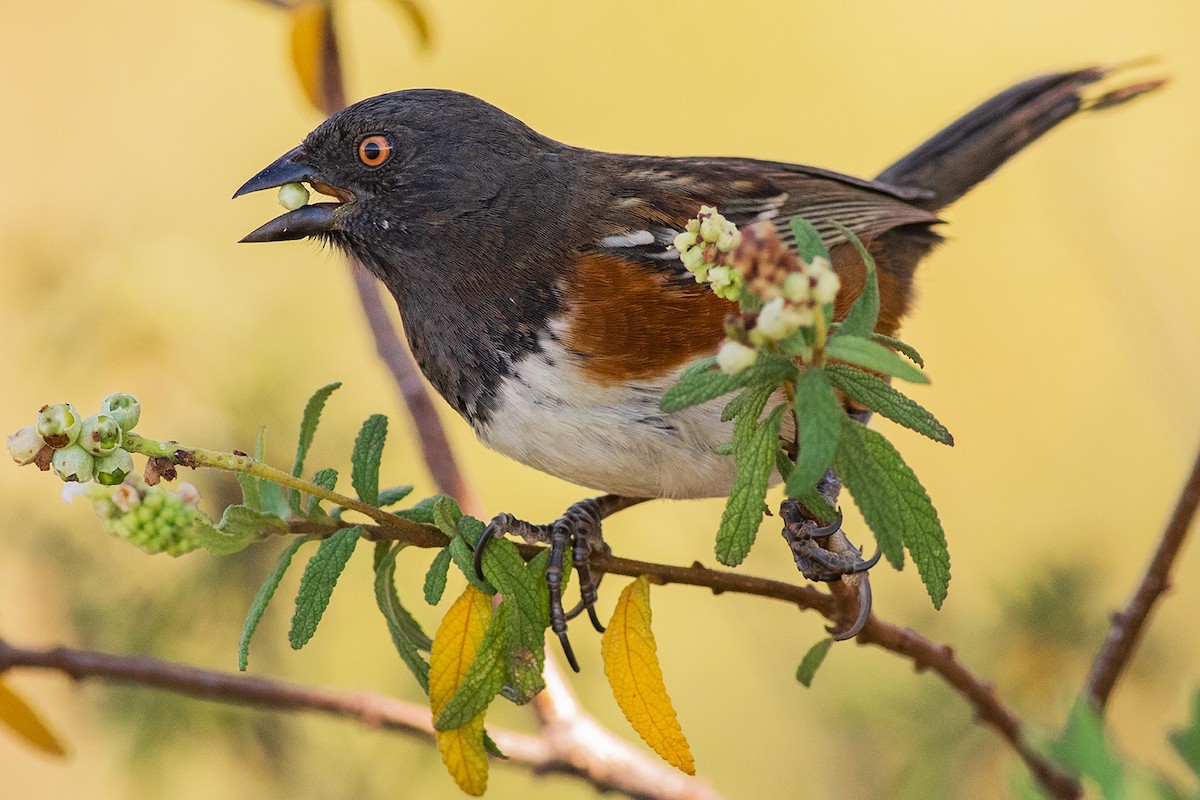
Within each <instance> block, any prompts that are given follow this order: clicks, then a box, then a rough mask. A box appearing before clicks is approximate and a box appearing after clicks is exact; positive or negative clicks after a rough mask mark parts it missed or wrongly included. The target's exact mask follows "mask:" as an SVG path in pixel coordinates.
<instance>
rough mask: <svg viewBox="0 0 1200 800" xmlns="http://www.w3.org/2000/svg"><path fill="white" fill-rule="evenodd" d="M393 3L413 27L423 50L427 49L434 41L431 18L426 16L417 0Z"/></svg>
mask: <svg viewBox="0 0 1200 800" xmlns="http://www.w3.org/2000/svg"><path fill="white" fill-rule="evenodd" d="M392 3H393V4H394V5H395V6H396V7H397V8H398V9H400V11H401V12H402V13H403V14H404V16H405V17H406V18H407V19H408V22H409V24H410V25H412V28H413V31H415V32H416V34H417V43H418V44H420V46H421V49H423V50H424V49H427V48H428V47H429V45H430V43H431V42H432V41H433V32H432V31H431V30H430V28H429V17H428V16H427V15H426V14H425V10H424V9H423V8H421V6H420V5H419V4H417V3H416V2H415V0H392Z"/></svg>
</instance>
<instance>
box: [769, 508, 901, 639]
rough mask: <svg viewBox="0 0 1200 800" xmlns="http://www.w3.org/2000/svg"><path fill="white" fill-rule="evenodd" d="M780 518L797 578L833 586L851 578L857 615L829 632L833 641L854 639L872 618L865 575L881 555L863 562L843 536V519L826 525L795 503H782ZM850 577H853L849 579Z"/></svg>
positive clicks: (839, 518) (869, 595)
mask: <svg viewBox="0 0 1200 800" xmlns="http://www.w3.org/2000/svg"><path fill="white" fill-rule="evenodd" d="M779 513H780V516H781V517H782V518H783V522H784V525H783V538H784V540H786V541H787V543H788V547H790V548H791V551H792V557H793V558H794V559H795V560H796V566H797V567H799V568H800V574H802V575H803V576H804V577H805V578H808V579H809V580H810V581H820V582H825V583H833V582H836V581H841V580H842V579H843V578H850V580H847V581H846V582H847V583H851V584H854V583H856V584H857V588H858V614H857V616H856V618H855V620H854V622H853V623H852V624H850V625H849V626H848V627H846V629H845V630H840V631H839V630H837V629H836V628H831V629H830V633H833V634H834V636H833V638H834V639H836V640H839V641H841V640H844V639H853V638H854V637H855V636H857V635H858V633H859V631H861V630H862V629H863V626H864V625H866V624H867V620H868V619H869V618H870V616H871V580H870V578H869V577H868V576H867V571H868V570H870V569H871V567H873V566H875V565H876V564H878V563H879V556H880V553H876V554H875V555H874V556H872V557H871V558H869V559H864V558H863V557H862V553H861V552H860V551H859V550H858V548H856V547H855V546H854V545H852V544H850V541H849V540H848V539H847V538H846V535H845V534H844V533H843V532H842V515H841V512H839V513H838V517H837V519H835V520H834V521H833V522H831V523H829V524H827V525H821V524H820V523H819V522H818V521H817V520H815V519H813V518H812V516H811V515H810V514H809V513H808V512H807V510H805V509H804V507H803V506H801V505H800V504H799V503H797V502H795V501H794V500H785V501H784V502H783V505H782V506H781V507H780V509H779ZM851 576H852V577H851Z"/></svg>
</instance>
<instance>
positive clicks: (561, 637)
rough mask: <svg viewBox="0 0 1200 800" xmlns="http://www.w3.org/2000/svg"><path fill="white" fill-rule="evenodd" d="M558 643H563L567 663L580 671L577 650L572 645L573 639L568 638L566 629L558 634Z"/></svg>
mask: <svg viewBox="0 0 1200 800" xmlns="http://www.w3.org/2000/svg"><path fill="white" fill-rule="evenodd" d="M558 643H559V644H560V645H562V649H563V655H565V656H566V657H567V663H568V664H570V665H571V669H573V670H575V671H576V672H579V662H578V661H577V660H576V659H575V650H574V649H573V648H572V647H571V640H570V639H568V638H567V632H566V631H562V632H561V633H559V634H558Z"/></svg>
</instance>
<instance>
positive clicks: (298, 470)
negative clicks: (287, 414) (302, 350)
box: [289, 381, 342, 513]
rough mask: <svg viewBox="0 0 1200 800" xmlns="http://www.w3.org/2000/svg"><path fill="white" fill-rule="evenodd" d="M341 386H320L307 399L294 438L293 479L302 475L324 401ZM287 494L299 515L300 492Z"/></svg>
mask: <svg viewBox="0 0 1200 800" xmlns="http://www.w3.org/2000/svg"><path fill="white" fill-rule="evenodd" d="M341 385H342V382H341V381H335V382H334V383H329V384H326V385H325V386H322V387H321V388H320V389H317V390H316V391H315V392H313V395H312V397H310V398H308V402H307V403H305V404H304V414H303V416H302V417H301V418H300V434H299V435H298V436H297V437H296V460H295V461H294V462H293V463H292V476H293V477H296V478H299V477H300V476H302V475H303V474H304V459H305V458H307V457H308V451H309V449H310V448H311V447H312V443H313V437H315V436H316V435H317V426H318V425H319V424H320V423H321V412H322V411H323V410H324V409H325V401H326V400H328V399H329V396H330V395H331V394H333V393H334V392H335V391H337V390H338V388H339V387H341ZM335 474H336V473H335ZM315 482H316V481H315V480H314V483H315ZM289 494H290V499H291V506H292V510H293V511H295V512H296V513H300V492H299V491H298V490H296V489H292V490H291V491H290V493H289Z"/></svg>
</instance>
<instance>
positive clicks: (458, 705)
mask: <svg viewBox="0 0 1200 800" xmlns="http://www.w3.org/2000/svg"><path fill="white" fill-rule="evenodd" d="M509 633H510V631H509V630H508V622H507V619H506V618H505V616H504V615H503V614H498V613H497V614H494V615H493V616H492V619H491V622H489V623H488V627H487V631H485V632H484V634H483V640H482V641H481V642H480V643H479V649H478V650H476V651H475V658H473V659H472V660H471V666H470V667H468V668H467V672H466V674H465V675H463V679H462V682H461V683H459V685H458V688H457V689H455V690H454V694H453V696H451V698H450V699H449V700H447V701H446V705H445V706H443V707H442V710H441V711H440V712H438V714H437V715H436V716H435V717H434V718H433V728H434V730H437V731H452V730H454V729H455V728H461V727H462V726H463V725H466V724H468V723H470V721H471V720H472V719H474V718H475V717H477V716H479V715H480V714H483V713H484V712H485V711H487V707H488V706H489V705H491V702H492V700H493V699H495V697H496V695H498V694H500V687H502V686H503V685H504V643H505V640H506V639H507V638H508V635H509Z"/></svg>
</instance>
